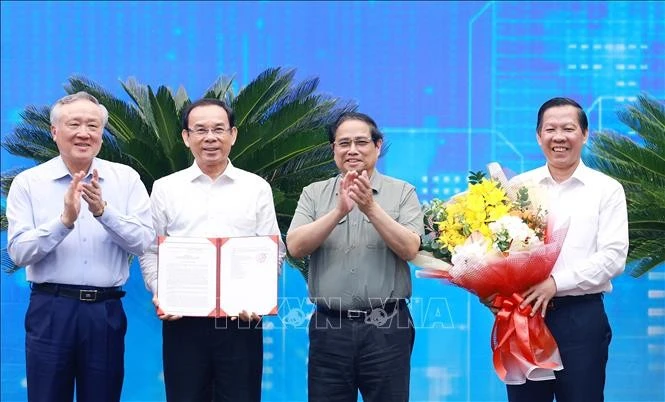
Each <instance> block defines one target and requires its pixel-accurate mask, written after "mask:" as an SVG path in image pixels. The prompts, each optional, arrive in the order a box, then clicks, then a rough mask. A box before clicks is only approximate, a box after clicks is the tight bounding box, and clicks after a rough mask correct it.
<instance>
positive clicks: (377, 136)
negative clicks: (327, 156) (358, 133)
mask: <svg viewBox="0 0 665 402" xmlns="http://www.w3.org/2000/svg"><path fill="white" fill-rule="evenodd" d="M347 120H360V121H362V122H365V123H367V125H368V126H369V130H370V133H371V134H372V141H373V142H374V144H376V143H377V142H378V141H379V140H383V133H381V131H379V128H378V127H377V126H376V122H375V121H374V119H372V118H371V117H369V116H368V115H366V114H364V113H358V112H344V113H342V114H341V115H339V117H338V118H337V120H335V122H334V123H333V124H331V125H330V127H328V141H330V143H331V144H332V143H333V142H335V135H336V134H337V129H338V128H339V126H341V125H342V123H344V122H345V121H347Z"/></svg>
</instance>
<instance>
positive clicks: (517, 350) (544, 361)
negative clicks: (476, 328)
mask: <svg viewBox="0 0 665 402" xmlns="http://www.w3.org/2000/svg"><path fill="white" fill-rule="evenodd" d="M523 300H524V299H523V298H522V297H521V296H520V295H519V294H517V293H513V294H512V295H511V296H509V297H505V296H497V297H496V298H495V299H494V303H493V306H494V307H496V308H499V309H500V310H499V312H498V313H497V315H496V319H495V321H494V327H493V328H492V338H491V347H492V352H493V362H494V369H495V370H496V373H497V375H498V376H499V378H501V380H503V381H505V380H506V376H507V374H508V371H509V370H510V368H511V367H514V366H515V365H520V364H521V363H519V362H520V361H524V360H525V361H527V362H529V363H531V364H533V365H534V366H537V367H540V368H543V369H557V368H559V362H558V361H555V360H554V359H553V357H554V356H555V355H558V354H556V352H557V344H556V341H555V340H554V337H553V336H552V333H551V332H550V331H549V330H548V329H547V326H545V320H544V319H543V317H542V316H541V315H540V314H536V315H534V316H533V317H530V316H529V315H530V314H531V306H526V307H525V308H521V307H520V304H521V303H522V301H523Z"/></svg>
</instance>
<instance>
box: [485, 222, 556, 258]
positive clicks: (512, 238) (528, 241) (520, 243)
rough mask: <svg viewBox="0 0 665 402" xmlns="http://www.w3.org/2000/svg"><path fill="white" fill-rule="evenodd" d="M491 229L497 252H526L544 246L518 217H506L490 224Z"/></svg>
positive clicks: (493, 245)
mask: <svg viewBox="0 0 665 402" xmlns="http://www.w3.org/2000/svg"><path fill="white" fill-rule="evenodd" d="M489 228H490V230H491V231H492V234H493V238H494V242H493V243H492V247H494V249H495V250H497V251H501V252H504V251H525V250H528V249H530V248H532V247H534V246H538V245H541V244H543V241H542V240H541V239H539V238H538V236H537V235H536V232H534V231H533V229H531V228H530V227H529V226H528V225H527V224H526V223H525V222H524V221H523V220H522V219H521V218H520V217H518V216H514V215H505V216H503V217H501V218H499V219H498V220H497V221H496V222H492V223H490V224H489Z"/></svg>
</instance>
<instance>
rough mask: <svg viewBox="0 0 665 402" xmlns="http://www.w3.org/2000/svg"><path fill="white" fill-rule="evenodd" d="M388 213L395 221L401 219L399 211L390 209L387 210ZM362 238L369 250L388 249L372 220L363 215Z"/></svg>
mask: <svg viewBox="0 0 665 402" xmlns="http://www.w3.org/2000/svg"><path fill="white" fill-rule="evenodd" d="M386 213H387V214H388V215H389V216H390V217H391V218H393V220H395V221H397V219H398V218H399V210H393V209H388V210H386ZM360 238H361V241H362V243H363V244H364V245H365V247H367V248H372V249H375V248H386V247H387V245H386V242H385V240H383V238H382V237H381V235H380V234H379V232H378V231H377V230H376V228H375V227H374V225H373V224H372V222H371V220H370V219H369V218H368V217H367V216H366V215H363V232H362V233H361V234H360Z"/></svg>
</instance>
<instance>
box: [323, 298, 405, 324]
mask: <svg viewBox="0 0 665 402" xmlns="http://www.w3.org/2000/svg"><path fill="white" fill-rule="evenodd" d="M404 307H406V301H405V300H404V299H399V300H398V301H394V302H389V303H386V304H384V305H383V306H377V307H373V308H367V309H349V310H335V309H331V308H328V307H325V306H316V311H317V312H319V313H322V314H325V315H327V316H330V317H338V318H346V319H347V320H365V319H366V318H367V317H372V316H373V314H372V312H375V313H374V314H377V313H380V314H384V313H385V315H387V316H389V315H391V314H392V313H393V312H394V311H395V310H399V309H402V308H404Z"/></svg>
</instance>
